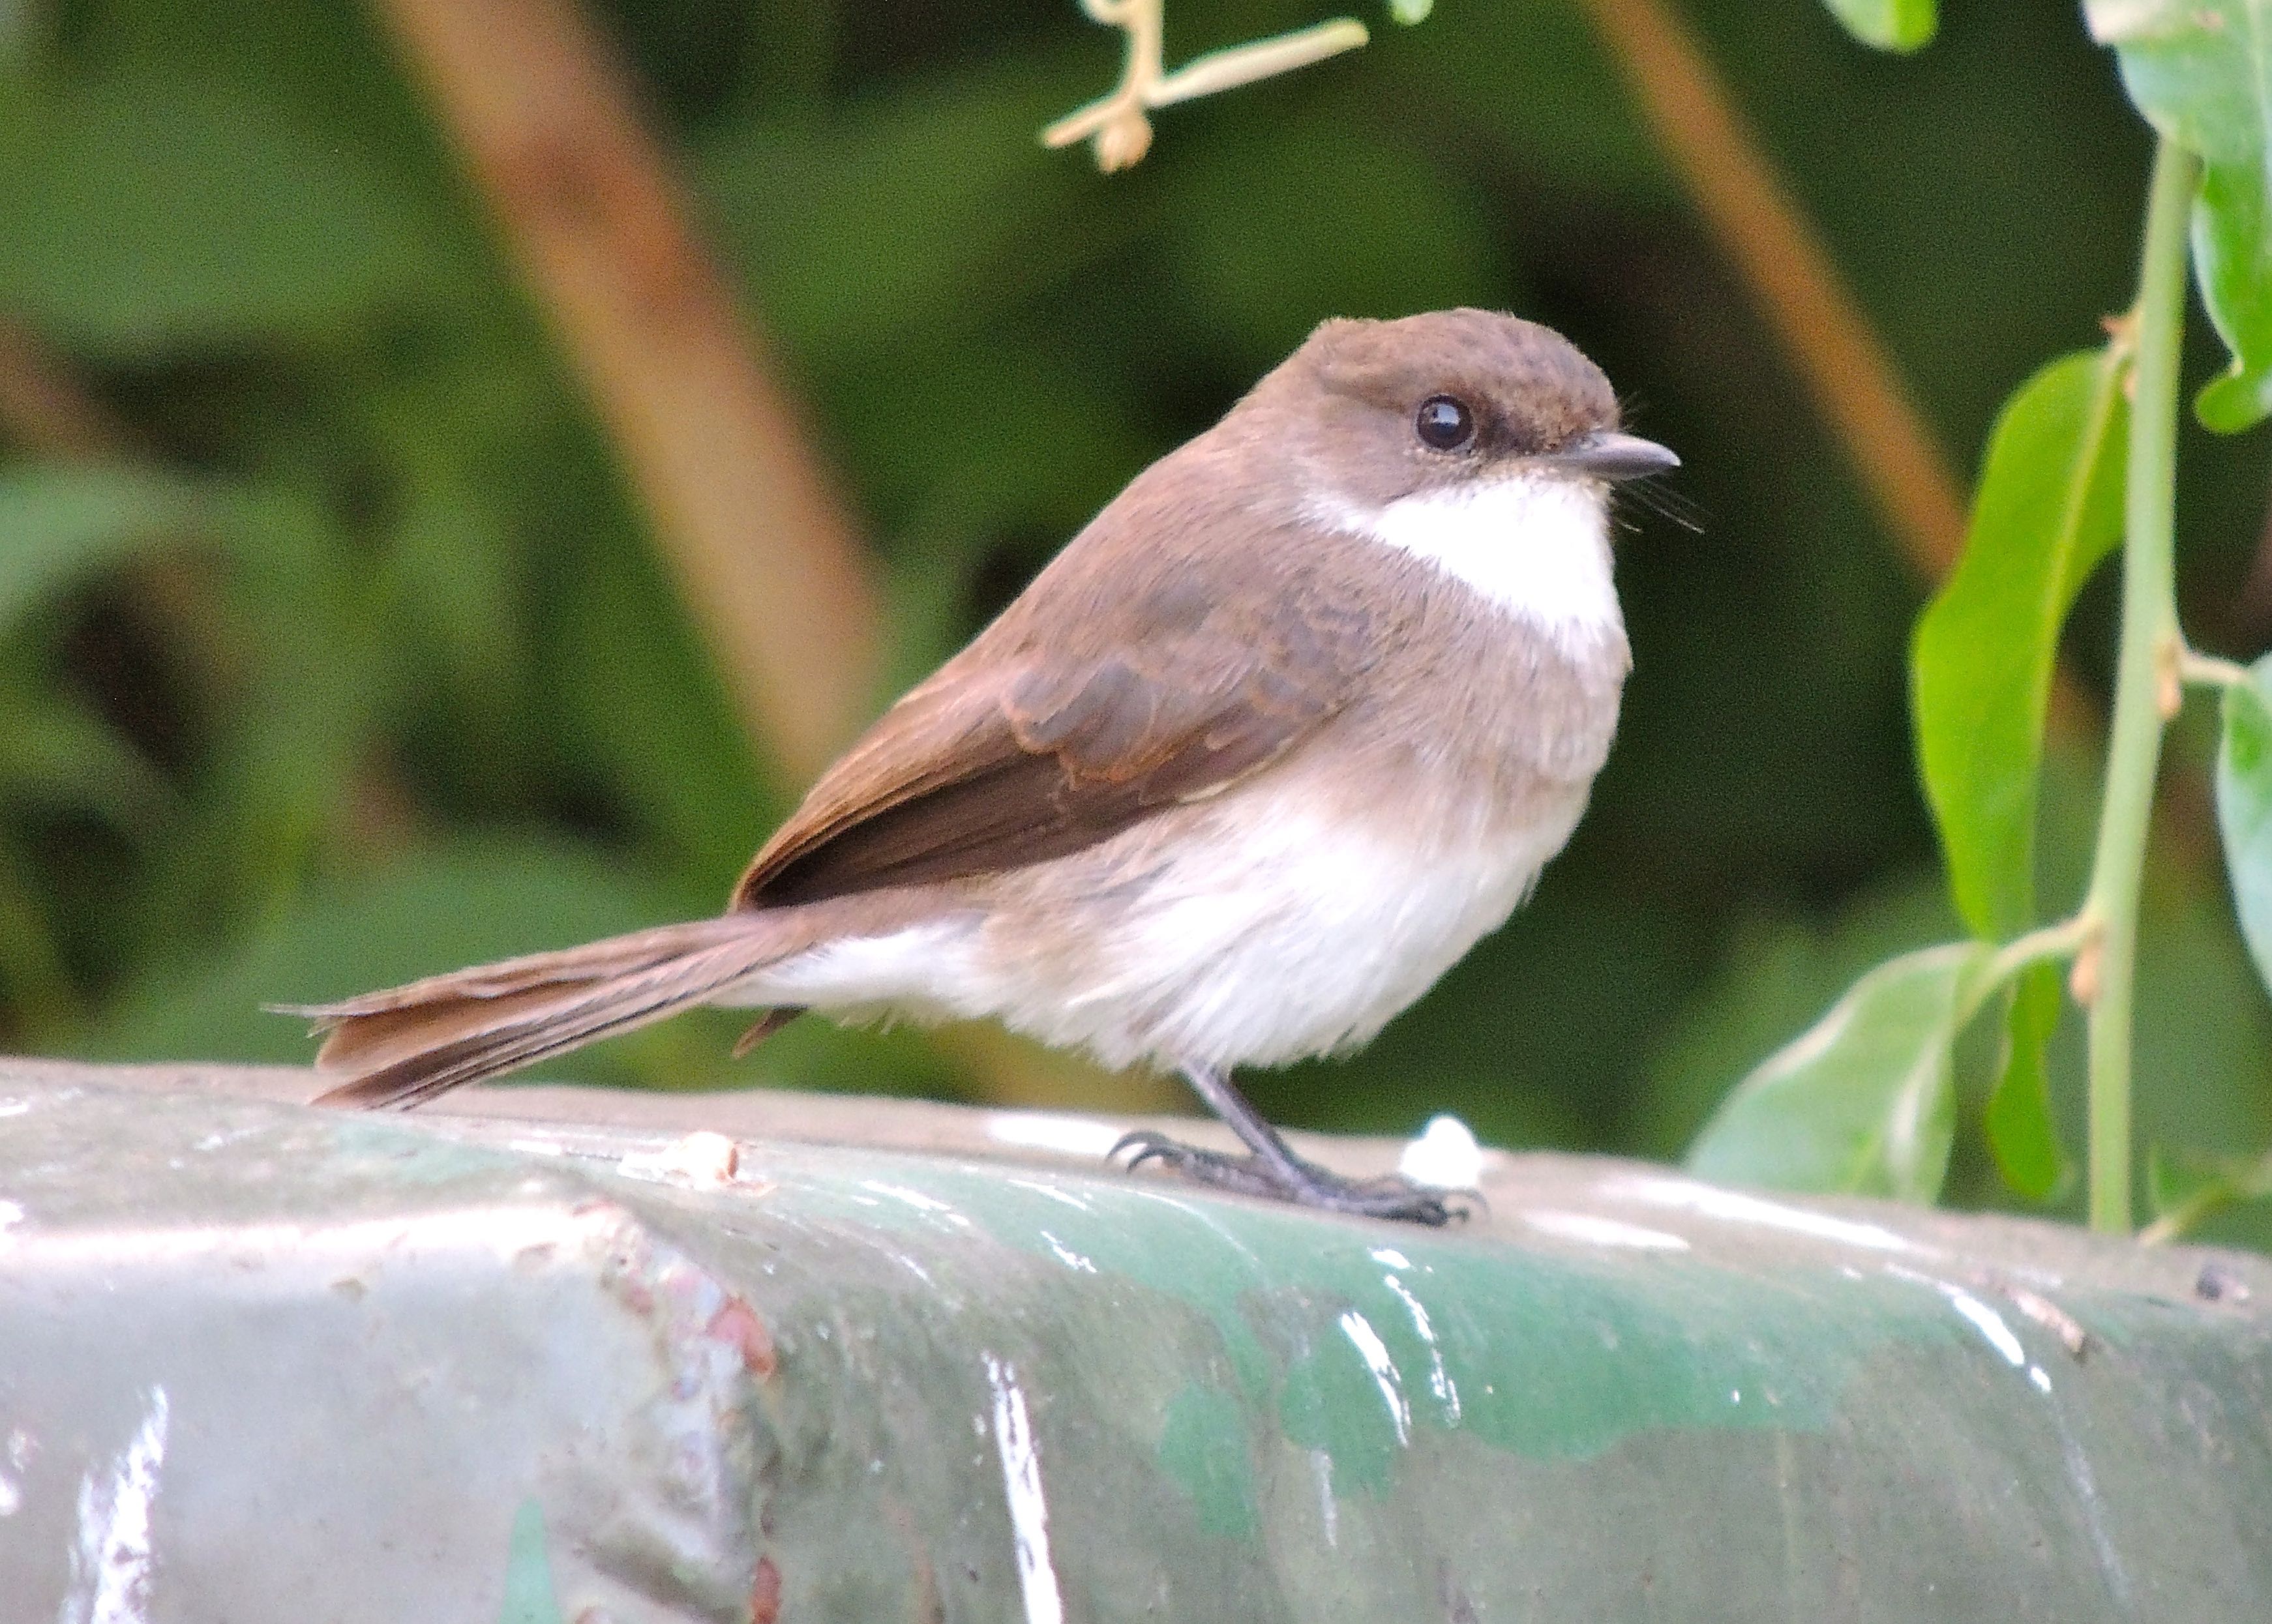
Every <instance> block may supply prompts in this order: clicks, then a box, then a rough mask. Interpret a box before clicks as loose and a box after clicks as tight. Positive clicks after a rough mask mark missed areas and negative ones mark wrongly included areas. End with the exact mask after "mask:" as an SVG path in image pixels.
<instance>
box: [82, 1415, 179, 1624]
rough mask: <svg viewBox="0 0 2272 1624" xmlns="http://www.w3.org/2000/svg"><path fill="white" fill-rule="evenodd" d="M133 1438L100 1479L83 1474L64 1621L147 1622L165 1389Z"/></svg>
mask: <svg viewBox="0 0 2272 1624" xmlns="http://www.w3.org/2000/svg"><path fill="white" fill-rule="evenodd" d="M147 1402H148V1408H147V1410H146V1411H145V1412H144V1414H143V1417H142V1425H141V1426H140V1427H138V1428H136V1429H135V1433H134V1437H133V1439H132V1441H130V1442H129V1443H128V1444H127V1446H126V1448H125V1449H123V1450H121V1451H120V1452H119V1456H118V1458H117V1460H116V1462H114V1463H113V1464H112V1465H111V1468H110V1470H109V1471H108V1473H107V1474H103V1475H102V1476H101V1480H100V1481H99V1480H98V1474H97V1472H96V1471H95V1470H94V1469H93V1468H92V1467H90V1468H88V1470H87V1473H86V1476H85V1477H84V1478H82V1479H80V1480H79V1486H78V1544H77V1545H76V1546H74V1547H73V1549H72V1551H71V1590H70V1591H69V1593H67V1594H66V1595H65V1597H64V1605H63V1612H62V1613H61V1614H60V1615H59V1618H60V1620H61V1624H144V1620H146V1618H147V1616H148V1607H149V1590H150V1509H151V1507H152V1505H153V1503H154V1502H155V1501H156V1500H157V1498H158V1471H159V1468H160V1467H161V1466H163V1465H164V1464H166V1426H167V1421H168V1404H167V1402H166V1389H164V1388H162V1387H153V1388H152V1389H150V1392H149V1397H148V1401H147Z"/></svg>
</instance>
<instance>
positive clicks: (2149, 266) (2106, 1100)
mask: <svg viewBox="0 0 2272 1624" xmlns="http://www.w3.org/2000/svg"><path fill="white" fill-rule="evenodd" d="M2200 174H2201V168H2200V165H2199V163H2198V162H2197V161H2196V160H2194V156H2193V155H2192V154H2191V153H2187V152H2186V151H2185V149H2184V148H2182V147H2180V146H2179V145H2176V144H2175V143H2173V142H2170V141H2164V142H2163V143H2162V144H2161V146H2160V149H2159V150H2158V151H2157V152H2156V154H2155V158H2154V180H2153V186H2152V189H2151V190H2149V192H2148V194H2147V200H2146V241H2145V247H2144V250H2143V252H2142V254H2141V257H2140V264H2139V272H2138V302H2137V304H2136V306H2135V307H2134V309H2133V310H2132V312H2131V315H2132V319H2133V320H2134V323H2135V324H2136V334H2137V345H2138V349H2137V361H2136V363H2135V367H2134V370H2133V372H2132V377H2133V378H2134V383H2135V390H2136V392H2135V394H2134V397H2133V398H2132V400H2131V410H2130V446H2129V469H2128V490H2127V493H2126V505H2125V509H2124V513H2123V520H2124V524H2123V528H2124V541H2123V553H2122V648H2121V654H2120V658H2119V661H2118V664H2117V666H2116V669H2115V678H2114V720H2113V724H2112V726H2111V730H2110V731H2111V737H2110V739H2109V741H2108V743H2107V750H2106V789H2105V795H2104V801H2103V802H2102V803H2101V805H2100V808H2099V817H2098V850H2097V853H2096V856H2095V857H2094V859H2093V860H2092V863H2091V870H2090V893H2089V898H2087V899H2086V900H2085V902H2084V904H2083V909H2082V911H2083V913H2084V914H2085V915H2087V916H2088V917H2089V918H2091V919H2093V920H2096V921H2097V922H2098V924H2099V927H2100V929H2101V934H2100V935H2098V937H2097V938H2096V942H2095V949H2096V953H2095V957H2096V963H2095V964H2094V965H2092V966H2091V980H2092V981H2093V983H2094V987H2095V990H2094V992H2093V995H2092V996H2091V1000H2090V1023H2089V1031H2090V1099H2089V1118H2090V1226H2091V1227H2092V1228H2093V1229H2096V1230H2101V1231H2104V1232H2107V1233H2117V1234H2127V1233H2129V1230H2130V1185H2131V1155H2130V1062H2131V1019H2132V995H2133V992H2134V987H2135V984H2136V979H2137V969H2138V894H2139V889H2140V884H2141V880H2142V878H2143V876H2144V872H2145V866H2146V831H2147V823H2148V821H2149V817H2150V816H2151V813H2152V810H2153V804H2154V772H2155V768H2156V764H2157V763H2158V761H2159V759H2160V756H2161V750H2162V726H2163V716H2162V701H2161V689H2162V673H2163V671H2164V667H2165V664H2166V662H2167V661H2168V660H2169V659H2170V658H2171V653H2172V652H2174V650H2175V649H2176V648H2178V647H2179V646H2181V645H2180V644H2179V642H2178V636H2179V634H2178V611H2177V598H2176V585H2175V571H2174V565H2173V562H2172V556H2173V549H2172V533H2173V530H2174V527H2175V525H2174V507H2175V503H2176V498H2177V440H2178V351H2179V339H2180V337H2181V336H2182V334H2183V332H2184V327H2185V309H2186V307H2185V301H2186V221H2187V219H2188V216H2189V215H2190V213H2191V211H2192V205H2193V197H2194V187H2195V185H2196V184H2197V183H2199V180H2200Z"/></svg>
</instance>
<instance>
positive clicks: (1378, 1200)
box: [1106, 1129, 1471, 1228]
mask: <svg viewBox="0 0 2272 1624" xmlns="http://www.w3.org/2000/svg"><path fill="white" fill-rule="evenodd" d="M1124 1156H1125V1157H1126V1158H1127V1159H1126V1160H1125V1162H1121V1165H1122V1166H1125V1167H1126V1168H1127V1169H1129V1170H1130V1171H1133V1170H1135V1169H1136V1168H1138V1167H1140V1166H1143V1165H1144V1164H1145V1163H1146V1162H1149V1161H1156V1162H1160V1163H1162V1164H1164V1165H1165V1166H1169V1167H1171V1168H1173V1169H1174V1170H1175V1171H1176V1172H1177V1173H1181V1174H1182V1175H1183V1176H1184V1177H1185V1178H1187V1179H1190V1180H1192V1181H1194V1182H1196V1183H1200V1184H1205V1185H1209V1186H1212V1187H1213V1188H1217V1189H1227V1190H1232V1191H1235V1192H1237V1193H1238V1194H1241V1195H1246V1196H1265V1197H1268V1198H1272V1199H1275V1200H1279V1201H1285V1202H1290V1203H1293V1204H1294V1205H1296V1206H1302V1207H1315V1208H1317V1209H1319V1211H1327V1212H1343V1213H1349V1214H1350V1215H1352V1216H1355V1217H1359V1218H1389V1219H1395V1220H1401V1221H1402V1222H1405V1223H1410V1224H1425V1225H1429V1226H1430V1227H1431V1228H1441V1227H1442V1226H1443V1225H1446V1224H1448V1223H1450V1222H1451V1221H1452V1220H1453V1219H1454V1218H1459V1219H1461V1221H1462V1222H1464V1221H1466V1220H1467V1219H1468V1218H1469V1217H1470V1216H1471V1214H1470V1212H1469V1209H1468V1208H1467V1206H1466V1205H1465V1204H1464V1203H1461V1204H1458V1205H1454V1203H1452V1202H1450V1201H1448V1200H1447V1199H1446V1193H1444V1192H1439V1191H1437V1190H1433V1189H1431V1188H1428V1187H1427V1186H1425V1185H1421V1184H1415V1183H1414V1182H1413V1181H1410V1180H1409V1179H1407V1178H1404V1177H1403V1176H1402V1175H1401V1174H1397V1173H1391V1174H1389V1175H1388V1176H1386V1178H1379V1179H1345V1178H1342V1176H1341V1175H1340V1174H1338V1173H1330V1172H1328V1171H1327V1170H1326V1169H1325V1168H1323V1167H1319V1166H1315V1165H1314V1164H1312V1163H1309V1162H1297V1163H1296V1164H1295V1166H1296V1169H1297V1171H1296V1173H1295V1174H1294V1176H1293V1177H1292V1178H1290V1179H1289V1178H1288V1177H1286V1176H1284V1175H1283V1174H1282V1173H1281V1172H1280V1171H1279V1170H1278V1169H1276V1168H1274V1167H1273V1166H1269V1165H1267V1164H1266V1163H1264V1162H1262V1161H1260V1160H1259V1159H1258V1158H1254V1157H1252V1156H1229V1155H1225V1154H1224V1153H1223V1152H1222V1151H1205V1150H1201V1149H1200V1148H1199V1147H1198V1146H1196V1145H1189V1144H1181V1143H1179V1142H1177V1140H1174V1139H1171V1138H1170V1137H1169V1136H1167V1135H1165V1134H1162V1133H1159V1132H1157V1131H1155V1130H1154V1129H1136V1130H1134V1131H1133V1132H1131V1133H1125V1134H1123V1135H1121V1136H1120V1138H1119V1139H1118V1141H1117V1142H1116V1143H1115V1144H1114V1145H1113V1147H1112V1149H1111V1150H1110V1151H1107V1152H1106V1158H1107V1159H1108V1160H1111V1161H1115V1162H1120V1160H1121V1158H1123V1157H1124Z"/></svg>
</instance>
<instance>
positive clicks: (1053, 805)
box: [734, 554, 1371, 908]
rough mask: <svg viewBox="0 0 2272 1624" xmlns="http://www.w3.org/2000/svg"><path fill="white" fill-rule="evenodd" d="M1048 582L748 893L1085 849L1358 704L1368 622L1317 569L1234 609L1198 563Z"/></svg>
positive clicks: (757, 902) (866, 740)
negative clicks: (1064, 610) (1141, 575)
mask: <svg viewBox="0 0 2272 1624" xmlns="http://www.w3.org/2000/svg"><path fill="white" fill-rule="evenodd" d="M1068 558H1069V559H1070V558H1072V555H1070V554H1069V555H1068ZM1078 585H1079V582H1078V579H1077V577H1076V579H1075V580H1073V581H1070V582H1068V583H1066V585H1065V590H1064V591H1061V592H1058V593H1057V594H1056V595H1057V596H1058V597H1059V598H1060V599H1061V600H1062V599H1064V598H1066V597H1070V596H1071V595H1072V590H1073V589H1074V588H1075V587H1077V586H1078ZM1051 587H1052V583H1051V582H1050V578H1049V577H1048V576H1046V575H1045V576H1044V577H1043V578H1042V579H1041V580H1039V581H1036V582H1035V586H1034V587H1033V588H1030V589H1028V592H1027V594H1026V595H1025V596H1024V597H1022V598H1021V599H1020V600H1019V603H1018V604H1017V605H1016V606H1013V612H1012V614H1011V615H1005V618H1004V620H1002V621H999V622H996V624H995V625H994V626H993V627H991V628H990V629H988V631H987V632H986V633H984V634H982V636H981V637H979V639H978V640H977V641H976V642H975V643H974V644H972V646H971V647H970V649H968V651H966V652H965V653H964V654H962V655H961V656H960V657H958V658H957V659H955V660H953V661H952V662H951V663H950V664H948V665H947V666H946V667H945V668H943V669H942V670H941V671H940V672H939V673H938V675H937V676H935V677H933V678H932V679H931V680H930V682H926V683H924V684H923V686H922V687H920V688H918V689H916V690H914V691H913V692H912V693H910V694H909V695H908V697H906V698H905V699H903V700H901V702H900V704H897V705H895V706H893V708H892V709H891V710H890V711H887V712H886V713H885V715H884V716H883V717H882V718H881V719H879V720H878V722H877V723H876V725H875V726H873V727H872V728H871V729H870V730H869V732H868V734H866V735H865V736H864V737H863V738H862V739H861V740H860V741H859V742H858V743H856V745H854V746H853V748H852V749H850V750H848V752H846V754H845V756H843V758H842V759H841V760H840V761H839V762H838V763H837V764H836V765H835V766H834V767H833V768H832V769H831V770H830V771H828V773H827V774H826V775H825V776H824V777H823V778H822V779H821V781H820V782H819V783H818V785H816V786H814V787H813V790H812V793H811V794H810V795H808V796H807V797H806V799H805V801H804V804H803V806H802V807H800V808H798V810H797V812H796V816H793V817H791V818H790V820H789V821H788V823H786V824H784V825H783V826H782V828H781V831H780V832H779V833H777V834H776V835H775V836H774V838H773V839H772V840H771V841H770V842H769V843H767V845H766V848H765V849H764V850H763V851H761V852H760V853H758V856H757V859H756V860H755V861H754V862H752V863H751V866H750V869H749V871H748V873H746V874H745V875H744V876H743V878H742V882H741V884H740V885H739V886H738V887H737V888H736V891H735V898H734V900H735V905H736V906H737V907H745V908H748V907H770V906H779V905H787V904H795V903H804V902H815V901H818V900H821V899H823V898H829V897H837V896H843V895H846V894H848V893H850V892H855V891H861V890H876V889H880V888H883V887H886V886H898V885H911V884H921V883H933V882H940V881H946V880H953V879H958V878H964V877H968V876H971V875H982V874H987V873H996V872H1001V871H1003V870H1005V869H1011V868H1019V867H1022V866H1024V865H1026V864H1029V863H1035V862H1040V861H1043V860H1048V859H1050V858H1054V857H1061V856H1065V855H1066V854H1068V853H1072V852H1076V851H1079V850H1080V849H1082V848H1083V847H1085V846H1091V845H1094V844H1095V843H1096V842H1098V841H1100V840H1103V839H1106V838H1110V837H1111V836H1112V835H1114V834H1117V833H1118V832H1119V831H1122V830H1124V829H1127V828H1129V827H1131V826H1132V825H1133V824H1135V823H1139V822H1140V821H1142V820H1143V819H1144V818H1146V817H1148V816H1151V815H1153V814H1154V813H1155V812H1157V811H1158V810H1160V809H1161V808H1164V807H1168V806H1172V805H1175V804H1177V802H1180V801H1192V800H1197V799H1200V798H1202V797H1204V796H1207V795H1211V794H1214V793H1217V792H1219V791H1221V790H1222V789H1223V788H1225V787H1227V786H1229V785H1231V784H1233V783H1235V782H1237V780H1239V779H1240V778H1244V777H1246V776H1247V775H1249V774H1251V773H1253V772H1257V771H1261V770H1262V769H1264V768H1266V767H1267V766H1268V765H1269V764H1271V763H1273V762H1274V761H1276V760H1278V759H1279V758H1280V757H1281V756H1284V755H1285V754H1286V753H1287V752H1288V751H1289V750H1290V749H1293V748H1294V747H1295V746H1296V745H1297V744H1298V743H1300V742H1301V741H1302V740H1304V738H1306V737H1308V736H1309V735H1310V734H1312V733H1313V732H1314V731H1315V730H1316V729H1317V728H1318V727H1319V726H1321V725H1322V724H1323V723H1324V722H1326V721H1327V719H1330V718H1331V717H1332V716H1334V714H1336V713H1337V712H1338V711H1341V710H1342V709H1343V708H1344V707H1345V706H1346V705H1347V704H1349V700H1350V698H1351V697H1352V696H1353V694H1354V692H1355V690H1356V685H1357V679H1358V678H1359V676H1360V675H1361V674H1362V673H1363V671H1364V667H1365V666H1366V665H1367V664H1368V663H1369V660H1370V658H1371V638H1370V637H1369V635H1368V634H1369V629H1370V626H1369V621H1368V617H1367V616H1366V615H1364V613H1362V610H1361V607H1360V606H1358V605H1356V603H1354V602H1353V601H1352V599H1351V595H1350V594H1349V592H1348V591H1347V590H1346V589H1345V588H1344V589H1339V590H1336V589H1335V588H1334V587H1333V586H1332V585H1330V584H1329V583H1328V582H1327V579H1326V578H1325V577H1324V576H1323V575H1322V574H1321V573H1318V572H1311V571H1304V570H1295V571H1292V572H1290V578H1289V581H1288V583H1287V589H1286V590H1285V591H1284V592H1282V593H1280V594H1279V595H1277V596H1276V597H1275V598H1274V600H1272V601H1270V602H1268V603H1267V604H1263V605H1260V606H1256V605H1254V604H1252V602H1247V603H1244V604H1242V605H1240V606H1239V607H1237V608H1235V609H1234V608H1233V607H1229V605H1230V602H1231V600H1232V595H1230V594H1210V593H1208V592H1207V591H1206V590H1205V580H1204V577H1203V575H1202V576H1201V577H1200V578H1199V579H1196V580H1195V579H1194V578H1193V577H1192V574H1191V573H1190V572H1188V571H1185V572H1183V573H1181V574H1179V575H1177V576H1174V577H1169V578H1167V579H1163V580H1162V581H1160V582H1159V583H1158V584H1157V585H1155V590H1154V591H1152V592H1150V593H1148V594H1143V593H1139V594H1136V595H1135V596H1134V597H1133V599H1132V600H1130V601H1127V602H1125V603H1121V604H1116V605H1114V606H1112V609H1111V611H1110V612H1106V613H1101V614H1095V615H1089V616H1087V617H1082V616H1078V615H1075V616H1066V615H1052V614H1051V613H1050V604H1049V600H1050V598H1051V596H1052V592H1051ZM1068 622H1070V624H1071V628H1072V629H1071V630H1070V632H1067V631H1066V630H1065V627H1066V626H1067V624H1068Z"/></svg>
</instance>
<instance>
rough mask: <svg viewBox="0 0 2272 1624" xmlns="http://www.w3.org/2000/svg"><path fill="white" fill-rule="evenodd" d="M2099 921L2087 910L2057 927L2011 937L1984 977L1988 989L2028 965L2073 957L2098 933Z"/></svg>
mask: <svg viewBox="0 0 2272 1624" xmlns="http://www.w3.org/2000/svg"><path fill="white" fill-rule="evenodd" d="M2098 929H2099V922H2098V920H2097V919H2096V916H2094V915H2093V914H2091V913H2089V911H2088V910H2086V911H2084V912H2083V913H2078V914H2076V915H2075V916H2074V918H2073V919H2065V920H2060V921H2059V923H2058V924H2056V925H2045V926H2044V927H2042V928H2040V929H2037V930H2031V931H2029V933H2028V934H2027V935H2024V936H2020V937H2016V938H2014V940H2013V941H2010V942H2006V943H2005V944H2004V945H2003V946H2002V947H2001V948H1999V949H1998V950H1997V952H1996V957H1994V958H1992V959H1991V960H1990V961H1989V964H1988V973H1987V976H1986V977H1985V978H1984V979H1985V980H1986V983H1987V985H1988V986H1989V987H1999V986H2001V985H2002V984H2003V983H2005V982H2006V981H2008V980H2011V979H2012V978H2013V977H2014V976H2015V975H2017V974H2019V972H2021V971H2022V970H2025V969H2026V968H2027V967H2028V966H2029V965H2032V964H2035V963H2037V961H2038V960H2041V959H2045V958H2072V957H2074V956H2075V955H2076V954H2077V953H2080V952H2081V951H2082V950H2083V948H2084V946H2085V945H2086V944H2087V943H2088V942H2089V941H2090V939H2091V938H2092V937H2093V936H2095V935H2097V934H2098Z"/></svg>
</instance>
